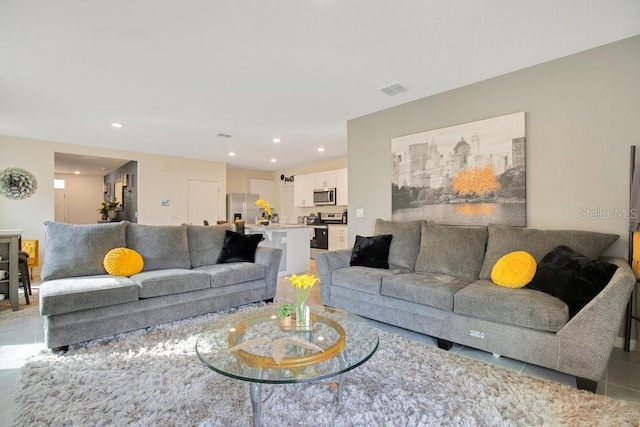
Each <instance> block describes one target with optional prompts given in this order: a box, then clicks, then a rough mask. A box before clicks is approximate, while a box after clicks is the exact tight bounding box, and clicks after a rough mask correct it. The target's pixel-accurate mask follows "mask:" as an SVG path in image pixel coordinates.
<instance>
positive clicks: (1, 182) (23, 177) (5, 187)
mask: <svg viewBox="0 0 640 427" xmlns="http://www.w3.org/2000/svg"><path fill="white" fill-rule="evenodd" d="M36 188H38V180H37V179H36V177H35V176H33V175H32V174H31V173H30V172H28V171H26V170H24V169H20V168H6V169H4V170H3V171H2V172H0V194H2V195H3V196H5V197H7V198H9V199H26V198H27V197H30V196H31V195H32V194H33V193H35V192H36Z"/></svg>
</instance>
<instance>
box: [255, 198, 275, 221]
mask: <svg viewBox="0 0 640 427" xmlns="http://www.w3.org/2000/svg"><path fill="white" fill-rule="evenodd" d="M255 204H256V206H257V207H259V208H262V209H263V210H264V213H263V214H262V219H261V220H259V221H258V222H259V223H260V225H269V222H270V221H271V206H269V202H267V201H266V200H264V199H258V200H256V202H255Z"/></svg>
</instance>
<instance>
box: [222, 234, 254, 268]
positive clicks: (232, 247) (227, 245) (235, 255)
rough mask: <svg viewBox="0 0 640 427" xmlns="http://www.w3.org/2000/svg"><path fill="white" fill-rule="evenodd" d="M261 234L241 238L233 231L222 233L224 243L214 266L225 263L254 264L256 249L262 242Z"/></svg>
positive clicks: (240, 235)
mask: <svg viewBox="0 0 640 427" xmlns="http://www.w3.org/2000/svg"><path fill="white" fill-rule="evenodd" d="M262 237H263V236H262V234H249V235H248V236H243V235H242V234H238V233H236V232H235V231H231V230H226V231H225V232H224V243H223V244H222V250H221V251H220V255H218V259H217V260H216V261H217V262H216V264H222V263H227V262H255V261H256V249H257V248H258V244H259V243H260V241H261V240H262Z"/></svg>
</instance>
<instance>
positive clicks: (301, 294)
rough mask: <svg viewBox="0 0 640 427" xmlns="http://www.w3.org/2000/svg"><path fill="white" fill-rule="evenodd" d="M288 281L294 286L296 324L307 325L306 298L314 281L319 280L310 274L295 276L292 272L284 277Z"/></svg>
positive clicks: (307, 309) (308, 316)
mask: <svg viewBox="0 0 640 427" xmlns="http://www.w3.org/2000/svg"><path fill="white" fill-rule="evenodd" d="M285 280H287V281H288V282H289V283H291V284H292V285H293V287H294V288H296V326H304V327H307V326H309V319H310V313H309V307H308V306H307V298H309V293H310V292H311V288H312V287H313V285H315V284H316V282H320V279H318V278H317V277H316V276H314V275H312V274H302V275H300V276H297V275H295V274H292V275H291V276H289V277H285Z"/></svg>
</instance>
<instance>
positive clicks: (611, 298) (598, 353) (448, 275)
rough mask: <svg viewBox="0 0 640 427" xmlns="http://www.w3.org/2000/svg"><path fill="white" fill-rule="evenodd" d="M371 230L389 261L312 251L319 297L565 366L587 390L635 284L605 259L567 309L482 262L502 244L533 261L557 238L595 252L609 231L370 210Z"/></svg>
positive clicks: (443, 339) (502, 249) (442, 343)
mask: <svg viewBox="0 0 640 427" xmlns="http://www.w3.org/2000/svg"><path fill="white" fill-rule="evenodd" d="M374 234H375V235H385V234H391V235H393V238H392V240H391V246H390V248H389V255H388V261H389V265H390V268H389V269H384V268H371V267H363V266H350V261H351V256H352V250H351V249H346V250H339V251H331V252H326V253H319V254H317V255H316V267H317V269H318V273H319V276H320V280H321V281H320V286H321V297H322V302H323V304H325V305H328V306H333V307H337V308H342V309H346V310H349V311H351V312H354V313H356V314H359V315H362V316H364V317H367V318H371V319H375V320H378V321H381V322H384V323H388V324H392V325H397V326H400V327H402V328H406V329H409V330H412V331H417V332H420V333H423V334H426V335H430V336H433V337H435V338H437V341H438V346H439V347H441V348H444V349H447V350H448V349H449V348H451V346H452V343H458V344H461V345H465V346H469V347H473V348H477V349H480V350H484V351H488V352H491V353H494V354H497V355H504V356H507V357H509V358H513V359H517V360H521V361H524V362H527V363H531V364H534V365H539V366H544V367H547V368H551V369H554V370H557V371H560V372H564V373H567V374H570V375H575V376H576V378H577V384H578V387H579V388H582V389H587V390H591V391H595V388H596V386H597V381H599V380H600V379H601V378H602V377H603V375H604V373H605V370H606V367H607V363H608V360H609V357H610V355H611V351H612V349H613V346H614V341H615V339H616V337H617V333H618V331H619V327H620V324H621V320H622V317H623V314H624V312H625V307H626V304H627V302H628V300H629V297H630V295H631V292H632V289H633V286H634V284H635V277H634V275H633V273H632V271H631V269H630V267H629V265H628V264H627V262H626V261H625V260H624V259H620V258H608V259H607V261H608V262H609V263H613V264H615V265H617V266H618V268H617V269H615V267H613V269H614V270H615V273H613V276H612V277H611V279H610V281H609V282H608V283H606V282H605V283H606V287H605V288H604V289H603V290H602V291H600V292H599V293H598V294H597V296H595V298H593V299H592V300H590V302H588V303H587V304H586V305H585V306H584V307H583V308H582V309H581V310H579V312H577V314H575V315H574V316H573V317H571V316H570V314H569V308H568V306H567V304H566V303H565V302H563V301H562V300H560V299H559V298H556V297H555V296H552V295H550V294H548V293H545V292H541V291H539V290H534V289H529V288H528V287H524V288H519V289H509V288H505V287H501V286H498V285H496V284H494V283H493V281H492V280H491V271H492V269H493V266H494V265H495V264H496V262H497V261H498V259H500V258H501V257H502V256H503V255H505V254H507V253H510V252H513V251H520V250H522V251H527V252H529V253H530V254H531V255H533V257H534V258H535V259H536V261H537V262H538V263H540V262H541V261H542V260H543V259H546V257H545V255H546V254H547V253H549V252H551V251H552V250H553V249H554V248H556V247H557V246H559V245H566V246H569V247H571V248H572V249H573V250H575V251H577V252H579V253H581V254H583V255H585V256H586V257H588V258H590V259H597V258H599V257H600V256H601V255H602V254H603V253H604V252H605V251H606V250H607V249H608V248H609V247H610V246H611V245H612V244H613V243H614V242H615V241H616V240H617V239H618V236H615V235H610V234H603V233H593V232H586V231H567V230H546V231H543V230H534V229H526V228H519V227H507V226H500V225H489V226H488V227H478V228H464V227H451V226H442V225H437V224H433V223H430V222H425V221H406V222H391V221H383V220H380V219H378V220H377V221H376V226H375V233H374ZM598 263H599V262H598ZM538 268H539V269H541V265H540V264H538ZM565 273H566V271H562V270H561V271H560V274H559V275H564V274H565ZM553 277H555V276H553Z"/></svg>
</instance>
